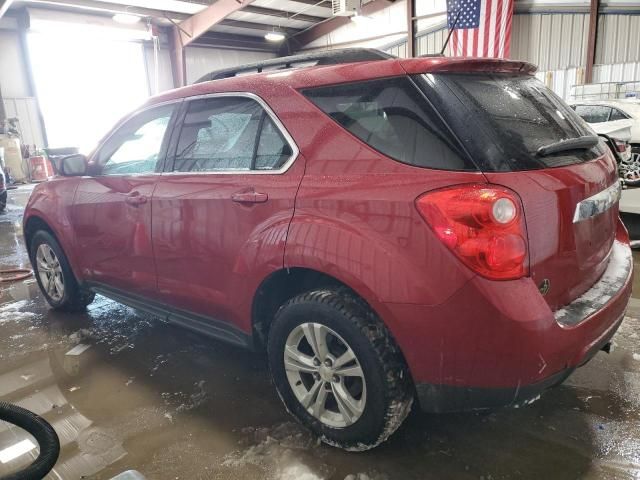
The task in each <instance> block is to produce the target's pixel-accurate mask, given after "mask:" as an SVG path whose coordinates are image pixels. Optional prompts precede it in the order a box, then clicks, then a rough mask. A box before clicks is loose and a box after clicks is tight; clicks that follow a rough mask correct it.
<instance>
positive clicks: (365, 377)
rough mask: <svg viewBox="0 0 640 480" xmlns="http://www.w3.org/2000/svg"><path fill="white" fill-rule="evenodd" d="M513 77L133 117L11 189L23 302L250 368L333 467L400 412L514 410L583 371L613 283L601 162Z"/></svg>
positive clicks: (309, 80)
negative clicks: (165, 332)
mask: <svg viewBox="0 0 640 480" xmlns="http://www.w3.org/2000/svg"><path fill="white" fill-rule="evenodd" d="M534 71H535V67H534V66H532V65H530V64H527V63H523V62H516V61H506V60H487V59H451V58H441V57H440V58H438V57H432V58H417V59H406V60H405V59H397V58H388V57H387V56H386V55H384V54H381V53H379V52H375V51H369V50H350V51H346V52H337V53H336V52H328V53H323V54H318V55H315V56H313V55H311V56H305V57H289V58H285V59H275V60H271V61H268V62H264V63H261V64H254V65H249V66H245V67H241V68H238V69H234V70H226V71H222V72H214V73H213V74H210V75H208V76H207V77H206V78H204V79H203V81H202V82H200V83H197V84H195V85H192V86H188V87H185V88H182V89H178V90H174V91H171V92H168V93H165V94H163V95H160V96H159V97H156V98H153V99H152V100H150V101H149V102H148V104H146V105H145V106H144V107H142V108H140V109H139V110H137V111H136V112H135V113H133V114H132V115H130V116H128V117H127V118H125V119H124V120H123V121H122V122H121V123H120V124H119V125H118V126H117V127H116V128H115V129H114V130H113V131H112V132H111V133H110V134H109V135H108V136H107V137H106V138H105V139H104V140H103V141H102V142H101V144H100V146H99V147H98V148H97V149H96V150H95V151H94V152H93V153H92V154H91V155H90V156H89V157H88V158H85V157H82V156H78V155H75V156H71V157H67V158H65V159H64V160H63V161H62V162H61V164H60V165H59V166H58V167H59V173H60V174H61V176H59V177H58V178H55V179H53V180H52V181H49V182H47V183H43V184H40V185H38V186H37V187H36V188H35V190H34V192H33V195H32V196H31V199H30V201H29V204H28V206H27V209H26V212H25V216H24V232H25V237H26V242H27V245H28V248H29V252H30V256H31V261H32V264H33V267H34V270H35V273H36V278H37V279H38V282H39V284H40V288H41V289H42V291H43V294H44V296H45V297H46V299H47V300H48V302H49V303H50V304H51V306H52V307H53V308H60V309H77V308H82V307H84V306H86V305H87V304H88V303H90V302H91V300H92V299H93V295H94V294H95V293H99V294H102V295H105V296H107V297H110V298H112V299H115V300H117V301H119V302H122V303H124V304H127V305H130V306H132V307H134V308H138V309H140V310H145V311H149V312H152V313H153V314H155V315H156V316H158V317H161V318H163V319H166V320H168V321H170V322H174V323H177V324H180V325H183V326H185V327H188V328H190V329H193V330H196V331H197V332H200V333H201V334H203V335H210V336H213V337H217V338H220V339H223V340H227V341H229V342H232V343H235V344H237V345H241V346H245V347H249V348H254V349H264V350H266V352H267V356H268V361H269V365H270V369H271V374H272V376H273V381H274V383H275V386H276V388H277V390H278V393H279V394H280V397H281V398H282V401H283V402H284V404H285V406H286V408H287V409H288V410H289V411H290V412H291V413H292V414H293V415H294V416H295V417H296V418H297V419H298V420H299V421H301V422H302V423H304V424H305V425H307V426H308V427H309V428H311V429H312V430H313V431H314V432H315V433H316V434H318V435H319V436H320V438H321V439H322V440H323V441H325V442H326V443H329V444H331V445H336V446H340V447H342V448H346V449H349V450H365V449H368V448H371V447H373V446H375V445H377V444H379V443H380V442H382V441H384V440H385V439H386V438H387V437H388V436H389V435H390V434H391V433H393V432H394V431H395V430H396V429H397V428H398V427H399V425H400V424H401V423H402V421H403V420H404V418H405V417H406V416H407V414H408V413H409V410H410V409H411V406H412V403H413V402H414V400H417V401H418V402H419V403H420V406H421V407H422V408H423V409H424V410H426V411H431V412H443V411H452V410H467V409H480V408H492V407H497V406H505V405H512V406H518V405H522V404H526V403H529V402H531V401H533V400H534V399H536V398H537V397H538V396H539V395H540V393H541V392H542V391H543V390H545V389H547V388H549V387H551V386H554V385H557V384H559V383H561V382H562V381H563V380H564V379H565V378H567V376H568V375H569V374H570V373H571V372H572V371H573V370H574V369H575V368H576V367H578V366H580V365H582V364H584V363H585V362H586V361H588V360H589V359H590V358H591V357H592V356H593V355H594V354H595V353H596V352H598V351H599V350H600V349H603V348H604V349H606V347H607V345H608V343H609V341H610V339H611V337H612V336H613V334H614V333H615V331H616V329H617V328H618V327H619V325H620V323H621V321H622V318H623V314H624V312H625V308H626V306H627V301H628V299H629V296H630V293H631V280H632V257H631V251H630V249H629V242H628V236H627V233H626V231H625V229H624V227H623V226H622V224H621V223H620V220H619V217H618V198H619V194H620V187H619V182H618V177H617V173H616V164H615V162H614V160H613V158H612V157H611V153H610V152H609V151H608V150H607V148H606V146H605V144H604V143H603V142H601V141H599V138H598V137H597V136H595V135H594V133H593V131H592V130H591V129H590V128H589V127H588V126H587V125H586V124H585V123H584V122H583V121H582V119H580V118H579V117H578V116H577V115H576V113H575V112H574V111H573V110H572V109H571V108H569V107H568V106H567V105H566V104H565V103H564V102H563V101H562V100H560V99H559V98H558V97H557V96H555V95H554V94H553V93H552V92H550V91H549V90H548V89H547V88H545V87H544V86H543V85H542V84H541V83H540V82H539V81H538V80H537V79H536V78H535V77H534V76H533V73H534Z"/></svg>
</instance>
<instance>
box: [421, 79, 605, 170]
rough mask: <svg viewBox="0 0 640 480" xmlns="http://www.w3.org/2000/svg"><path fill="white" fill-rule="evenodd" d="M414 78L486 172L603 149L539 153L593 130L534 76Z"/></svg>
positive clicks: (589, 155) (552, 163)
mask: <svg viewBox="0 0 640 480" xmlns="http://www.w3.org/2000/svg"><path fill="white" fill-rule="evenodd" d="M413 78H414V80H415V82H416V84H418V85H419V86H420V88H421V90H422V91H423V93H424V94H425V95H426V96H427V98H429V100H430V101H431V103H432V104H433V105H434V106H435V108H437V109H438V111H439V112H440V113H441V114H442V115H443V117H444V119H445V120H446V122H447V124H448V125H449V126H450V127H451V128H452V130H453V132H454V133H455V134H456V136H457V138H458V139H459V140H460V141H461V142H462V144H463V145H464V148H465V149H466V150H467V152H468V153H469V155H470V156H471V158H473V160H474V161H475V162H476V163H478V165H479V167H480V168H481V169H482V170H484V171H516V170H532V169H539V168H547V167H558V166H565V165H571V164H575V163H580V162H584V161H588V160H592V159H594V158H597V157H599V156H601V155H603V154H604V153H605V149H604V148H605V147H604V144H603V143H602V142H600V143H599V144H597V145H596V146H595V147H593V148H591V149H586V150H585V149H582V150H579V149H576V150H571V151H563V152H559V153H556V154H552V155H547V156H539V155H536V152H537V150H538V149H539V148H540V147H542V146H547V145H550V144H553V143H557V142H559V141H561V140H566V139H570V138H576V137H580V136H585V135H589V136H592V135H594V133H593V131H592V130H591V129H590V128H589V126H588V125H587V124H586V123H585V122H584V121H583V120H582V119H581V118H580V117H579V116H578V115H577V114H576V112H575V111H573V110H572V109H571V108H570V107H569V106H568V105H567V104H565V103H564V102H563V101H562V100H561V99H560V98H559V97H557V96H556V95H555V94H554V93H553V92H551V91H550V90H549V89H547V88H546V87H545V86H544V85H543V84H542V83H541V82H540V81H539V80H537V79H536V78H535V77H531V76H529V75H513V74H487V73H483V74H445V73H442V74H426V75H419V76H415V77H413Z"/></svg>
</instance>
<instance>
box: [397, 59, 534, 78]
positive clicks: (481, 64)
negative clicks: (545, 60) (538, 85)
mask: <svg viewBox="0 0 640 480" xmlns="http://www.w3.org/2000/svg"><path fill="white" fill-rule="evenodd" d="M400 63H401V64H402V68H404V69H405V71H406V72H407V73H408V74H417V73H444V72H447V73H475V72H480V73H483V72H486V73H489V72H492V73H515V74H522V75H533V74H534V73H536V71H537V70H538V67H537V66H536V65H534V64H532V63H529V62H521V61H517V60H505V59H501V58H464V57H458V58H451V57H428V58H410V59H403V60H400Z"/></svg>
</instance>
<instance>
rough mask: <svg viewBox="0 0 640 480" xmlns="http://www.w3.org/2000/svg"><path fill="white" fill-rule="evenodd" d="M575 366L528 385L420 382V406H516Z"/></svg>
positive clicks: (603, 342)
mask: <svg viewBox="0 0 640 480" xmlns="http://www.w3.org/2000/svg"><path fill="white" fill-rule="evenodd" d="M623 318H624V316H621V317H620V318H619V319H618V321H616V322H615V323H614V324H613V325H612V328H611V329H610V330H609V331H608V332H607V333H606V334H605V335H604V336H603V337H602V338H600V339H599V340H598V342H597V343H596V344H595V345H593V346H592V347H591V349H590V350H589V351H588V352H587V354H586V355H585V356H584V358H583V359H582V361H581V363H580V364H579V365H578V366H581V365H584V364H585V363H587V362H588V361H589V360H591V359H592V358H593V357H594V356H595V354H596V353H598V352H599V351H600V350H602V349H603V348H605V347H606V346H607V345H608V344H609V342H610V341H611V338H612V337H613V336H614V335H615V333H616V331H617V330H618V327H619V326H620V324H621V323H622V319H623ZM575 369H576V367H568V368H565V369H563V370H561V371H559V372H557V373H554V374H553V375H550V376H548V377H547V378H545V379H543V380H541V381H539V382H536V383H531V384H528V385H516V386H512V387H496V388H483V387H458V386H451V385H430V384H427V383H420V384H417V385H416V392H417V394H418V400H419V402H420V407H421V408H422V409H423V410H424V411H427V412H434V413H444V412H459V411H465V410H482V409H489V408H498V407H508V406H511V407H516V408H517V407H519V406H521V405H527V404H530V403H533V402H534V401H535V400H537V399H538V398H540V395H542V393H543V392H544V391H545V390H548V389H549V388H552V387H555V386H557V385H560V384H561V383H562V382H564V381H565V380H566V379H567V378H568V377H569V376H570V375H571V374H572V373H573V371H574V370H575Z"/></svg>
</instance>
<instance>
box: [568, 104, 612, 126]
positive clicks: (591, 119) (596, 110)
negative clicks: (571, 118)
mask: <svg viewBox="0 0 640 480" xmlns="http://www.w3.org/2000/svg"><path fill="white" fill-rule="evenodd" d="M575 111H576V113H577V114H578V115H580V118H582V119H583V120H584V121H585V122H588V123H602V122H608V121H609V114H610V113H611V107H605V106H602V105H576V107H575Z"/></svg>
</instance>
